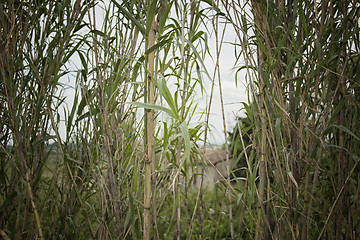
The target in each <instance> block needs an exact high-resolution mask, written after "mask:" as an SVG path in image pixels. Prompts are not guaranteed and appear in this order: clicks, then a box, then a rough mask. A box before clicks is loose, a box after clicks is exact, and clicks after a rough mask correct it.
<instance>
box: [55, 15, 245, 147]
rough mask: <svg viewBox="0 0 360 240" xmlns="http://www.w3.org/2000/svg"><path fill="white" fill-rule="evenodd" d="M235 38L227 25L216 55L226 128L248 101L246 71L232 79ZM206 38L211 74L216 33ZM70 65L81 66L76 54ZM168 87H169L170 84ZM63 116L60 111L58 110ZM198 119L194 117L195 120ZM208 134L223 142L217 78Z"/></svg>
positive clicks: (69, 98) (204, 100)
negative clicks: (218, 52)
mask: <svg viewBox="0 0 360 240" xmlns="http://www.w3.org/2000/svg"><path fill="white" fill-rule="evenodd" d="M96 17H97V19H96V21H97V26H98V27H99V29H100V28H101V23H102V19H103V18H104V15H103V14H97V16H96ZM223 27H224V25H223V24H220V25H219V34H220V33H221V31H222V30H223ZM235 39H236V34H235V32H234V30H233V28H232V26H230V25H228V26H227V27H226V31H225V35H224V43H223V45H222V49H221V52H220V56H219V57H220V58H219V68H220V79H221V85H222V93H223V101H224V113H225V123H226V128H227V131H231V130H232V128H233V127H234V126H235V116H240V115H241V113H240V112H239V110H240V109H241V108H242V107H243V106H242V104H241V102H247V99H248V97H247V93H246V82H245V76H244V73H245V71H242V72H240V73H239V74H238V75H237V84H236V81H235V71H236V69H235V70H233V68H234V63H235V60H236V58H235V52H234V46H233V45H231V44H229V43H228V42H234V41H235ZM208 41H209V46H208V47H209V49H210V52H211V54H212V56H213V58H214V59H211V58H210V57H207V58H206V59H205V62H204V64H205V66H206V68H207V70H208V72H209V73H210V75H211V76H213V71H214V66H215V60H216V59H215V57H216V54H215V51H216V45H215V35H214V33H213V32H212V33H208ZM72 61H73V65H74V66H75V67H76V66H81V64H80V61H79V59H77V58H76V57H75V58H73V59H72ZM204 79H205V81H204V83H203V84H204V89H205V92H204V95H202V94H201V91H200V90H199V89H198V91H197V95H196V97H195V99H194V100H195V101H196V102H198V108H197V109H198V110H197V113H198V114H197V115H198V116H199V115H200V113H201V112H203V111H204V110H205V108H206V107H207V104H208V103H209V98H210V91H211V81H210V80H209V79H207V78H205V77H204ZM67 80H68V81H65V83H66V84H68V85H69V87H68V88H67V90H66V91H65V93H64V94H65V96H66V101H65V104H66V105H67V107H68V109H71V107H72V104H73V99H74V95H75V91H74V82H75V76H74V74H73V75H70V76H69V77H68V78H67ZM169 87H171V86H169ZM60 114H62V115H63V113H60ZM196 121H197V119H196V118H195V119H194V123H195V122H196ZM209 124H210V126H211V127H210V131H211V132H210V133H209V136H208V142H209V143H211V144H215V145H221V144H223V143H224V142H225V136H224V128H223V118H222V111H221V103H220V93H219V84H218V78H217V77H216V78H215V88H214V95H213V100H212V106H211V111H210V119H209ZM60 135H61V137H62V138H64V137H65V125H64V123H63V124H61V126H60Z"/></svg>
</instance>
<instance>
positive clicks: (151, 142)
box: [143, 15, 157, 240]
mask: <svg viewBox="0 0 360 240" xmlns="http://www.w3.org/2000/svg"><path fill="white" fill-rule="evenodd" d="M156 29H157V26H156V22H155V15H154V17H153V19H152V23H151V28H150V31H149V36H148V46H147V48H148V49H149V48H151V47H152V46H154V44H155V37H156ZM154 62H155V53H154V51H152V52H151V53H149V56H148V76H147V79H146V81H147V96H146V97H147V103H149V104H155V84H154V81H155V80H154V78H155V76H154ZM154 134H155V119H154V110H153V109H149V110H146V139H145V140H146V142H145V148H146V152H145V189H144V229H143V231H144V240H149V239H150V234H151V209H150V208H151V189H152V188H151V175H152V167H151V164H154V163H155V136H154Z"/></svg>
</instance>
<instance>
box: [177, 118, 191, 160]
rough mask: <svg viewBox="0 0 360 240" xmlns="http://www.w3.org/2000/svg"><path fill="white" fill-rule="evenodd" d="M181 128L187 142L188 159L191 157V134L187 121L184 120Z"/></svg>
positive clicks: (186, 157)
mask: <svg viewBox="0 0 360 240" xmlns="http://www.w3.org/2000/svg"><path fill="white" fill-rule="evenodd" d="M179 128H180V130H181V136H182V138H183V139H184V143H185V149H184V150H185V159H186V160H188V159H190V135H189V130H188V126H187V124H186V122H185V121H184V122H182V123H181V124H180V126H179Z"/></svg>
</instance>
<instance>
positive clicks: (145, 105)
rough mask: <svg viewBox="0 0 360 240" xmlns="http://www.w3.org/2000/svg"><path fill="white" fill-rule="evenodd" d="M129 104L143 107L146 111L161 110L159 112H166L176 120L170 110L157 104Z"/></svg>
mask: <svg viewBox="0 0 360 240" xmlns="http://www.w3.org/2000/svg"><path fill="white" fill-rule="evenodd" d="M127 104H132V105H135V106H138V107H142V108H145V109H152V110H159V111H163V112H166V113H167V114H168V115H169V116H170V117H172V118H176V117H175V116H174V115H173V113H172V112H171V110H170V109H168V108H166V107H163V106H159V105H155V104H149V103H142V102H127Z"/></svg>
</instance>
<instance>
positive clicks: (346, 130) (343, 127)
mask: <svg viewBox="0 0 360 240" xmlns="http://www.w3.org/2000/svg"><path fill="white" fill-rule="evenodd" d="M331 127H335V128H338V129H340V130H342V131H344V132H346V133H347V134H349V135H351V136H353V137H354V138H355V139H356V140H358V141H360V138H359V137H358V136H356V135H355V134H354V133H353V132H351V131H350V130H349V129H348V128H346V127H345V126H343V125H337V124H330V125H329V127H328V128H331Z"/></svg>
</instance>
